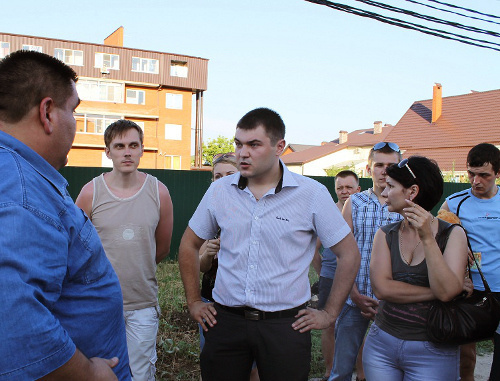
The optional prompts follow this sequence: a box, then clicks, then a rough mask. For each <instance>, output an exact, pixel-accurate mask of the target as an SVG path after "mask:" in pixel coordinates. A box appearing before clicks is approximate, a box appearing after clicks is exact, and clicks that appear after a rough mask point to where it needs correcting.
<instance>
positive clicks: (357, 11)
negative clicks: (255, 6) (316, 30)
mask: <svg viewBox="0 0 500 381" xmlns="http://www.w3.org/2000/svg"><path fill="white" fill-rule="evenodd" d="M305 1H308V2H310V3H315V4H318V5H324V6H327V7H329V8H332V9H335V10H339V11H342V12H346V13H351V14H354V15H357V16H361V17H367V18H371V19H374V20H377V21H380V22H383V23H386V24H389V25H394V26H398V27H401V28H405V29H410V30H416V31H418V32H421V33H425V34H428V35H432V36H435V37H440V38H443V39H447V40H452V41H457V42H461V43H464V44H468V45H472V46H477V47H481V48H486V49H492V50H496V51H500V44H498V43H496V42H492V41H487V40H482V39H476V38H473V37H469V36H464V35H461V34H456V33H452V32H448V31H445V30H441V29H435V28H430V27H427V26H424V25H421V24H416V23H411V22H409V21H405V20H400V19H397V18H393V17H389V16H384V15H381V14H379V13H375V12H370V11H367V10H364V9H361V8H355V7H352V6H349V5H345V4H341V3H336V2H333V1H328V0H305ZM356 1H359V2H362V3H365V4H368V5H373V6H375V7H378V8H383V9H387V10H390V11H392V12H398V13H404V14H410V13H412V14H417V13H416V12H412V11H408V10H405V9H401V8H396V7H392V6H389V5H387V4H384V3H378V2H375V1H373V0H356ZM398 10H399V11H398ZM418 15H420V16H422V17H420V18H423V19H425V20H426V21H431V22H437V21H434V20H432V19H436V18H432V16H426V15H421V14H418ZM427 17H428V18H427ZM431 18H432V19H431ZM437 20H440V21H442V23H444V24H446V25H448V26H451V27H455V28H457V27H458V26H457V25H459V26H463V25H462V24H459V23H455V22H451V21H446V20H442V19H437ZM465 27H467V26H465ZM471 28H473V27H471ZM462 29H463V28H462ZM476 29H478V30H481V31H482V32H486V34H488V35H490V36H491V37H497V35H498V33H496V32H492V31H486V30H484V29H480V28H476ZM467 30H468V29H467ZM469 31H473V30H469ZM473 32H476V33H479V32H477V31H473Z"/></svg>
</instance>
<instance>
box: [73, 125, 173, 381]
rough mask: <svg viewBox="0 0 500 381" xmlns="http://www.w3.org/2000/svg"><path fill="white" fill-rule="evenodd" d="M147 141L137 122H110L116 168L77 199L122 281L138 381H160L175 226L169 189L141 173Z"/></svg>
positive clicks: (107, 138) (107, 135) (109, 150)
mask: <svg viewBox="0 0 500 381" xmlns="http://www.w3.org/2000/svg"><path fill="white" fill-rule="evenodd" d="M143 141H144V134H143V131H142V129H141V128H140V127H139V126H138V125H137V124H136V123H134V122H131V121H129V120H118V121H116V122H114V123H112V124H110V125H109V126H108V128H107V129H106V131H105V132H104V142H105V144H106V156H107V157H108V158H109V159H111V160H112V161H113V170H112V171H111V172H109V173H104V174H102V175H100V176H98V177H96V178H94V179H93V180H92V181H90V182H89V183H87V184H86V185H85V186H84V187H83V188H82V190H81V192H80V195H79V196H78V198H77V200H76V204H77V205H78V206H79V207H80V208H82V209H83V210H84V211H85V212H86V213H87V215H88V216H89V218H90V219H91V220H92V223H93V224H94V226H95V227H96V229H97V232H98V233H99V237H100V238H101V241H102V244H103V246H104V250H105V251H106V255H107V257H108V258H109V260H110V262H111V264H112V265H113V268H114V269H115V271H116V273H117V274H118V278H119V280H120V285H121V288H122V293H123V308H124V318H125V326H126V332H127V346H128V353H129V358H130V367H131V370H132V379H133V380H134V381H143V380H144V381H149V380H154V379H155V370H156V368H155V362H156V335H157V332H158V321H159V314H160V310H159V307H158V285H157V282H156V265H157V264H158V263H160V261H161V260H162V259H164V258H165V257H166V256H167V255H168V253H169V251H170V240H171V237H172V226H173V209H172V200H171V198H170V194H169V192H168V189H167V187H166V186H165V185H164V184H163V183H161V182H160V181H158V179H156V178H155V177H153V176H151V175H148V174H146V173H143V172H140V171H138V170H137V168H138V166H139V162H140V159H141V157H142V155H143V152H144V145H143Z"/></svg>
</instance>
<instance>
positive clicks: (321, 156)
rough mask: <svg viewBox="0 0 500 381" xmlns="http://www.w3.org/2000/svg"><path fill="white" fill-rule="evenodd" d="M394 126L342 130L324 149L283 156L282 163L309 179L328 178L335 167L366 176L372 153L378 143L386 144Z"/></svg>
mask: <svg viewBox="0 0 500 381" xmlns="http://www.w3.org/2000/svg"><path fill="white" fill-rule="evenodd" d="M393 128H394V127H393V126H391V125H387V124H386V125H382V122H380V121H377V122H374V124H373V128H369V129H362V130H356V131H353V132H350V133H348V132H347V131H340V133H339V138H338V139H335V140H333V141H331V142H325V143H322V144H321V145H320V146H315V147H311V148H308V149H305V150H302V151H296V152H291V153H288V154H287V155H282V156H281V160H283V162H284V163H285V164H286V166H287V168H288V169H289V170H290V171H292V172H295V173H299V174H301V175H308V176H326V170H328V169H330V168H332V167H338V168H340V167H344V166H349V167H353V168H354V170H355V172H356V173H358V174H359V175H360V176H365V167H366V163H367V158H368V153H369V151H370V149H371V148H372V147H373V145H374V144H375V143H378V142H381V141H385V140H386V137H387V135H388V134H389V133H390V132H391V131H392V130H393Z"/></svg>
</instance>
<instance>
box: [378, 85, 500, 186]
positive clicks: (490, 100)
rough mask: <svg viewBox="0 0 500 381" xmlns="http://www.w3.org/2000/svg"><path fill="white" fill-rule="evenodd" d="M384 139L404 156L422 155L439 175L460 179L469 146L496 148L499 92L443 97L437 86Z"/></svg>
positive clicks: (499, 122)
mask: <svg viewBox="0 0 500 381" xmlns="http://www.w3.org/2000/svg"><path fill="white" fill-rule="evenodd" d="M386 138H387V140H388V141H391V142H395V143H397V144H398V145H399V146H400V147H401V149H402V151H403V155H404V157H409V156H412V155H420V156H426V157H428V158H431V159H434V160H436V161H437V163H438V164H439V167H440V168H441V171H442V172H443V173H445V174H454V175H455V177H456V178H458V177H459V176H460V175H462V176H463V175H465V174H466V171H467V168H466V159H467V153H468V152H469V150H470V149H471V148H472V147H474V146H475V145H476V144H479V143H484V142H486V143H491V144H494V145H496V146H499V147H500V90H490V91H481V92H479V91H472V92H470V93H469V94H463V95H456V96H450V97H444V98H443V97H442V86H441V84H439V83H437V84H435V85H434V88H433V97H432V99H427V100H423V101H416V102H414V103H413V104H412V105H411V106H410V108H409V109H408V110H407V111H406V113H405V114H404V115H403V117H402V118H401V119H400V120H399V122H398V123H397V124H396V126H395V127H394V129H392V131H391V132H390V133H389V134H388V135H387V137H386Z"/></svg>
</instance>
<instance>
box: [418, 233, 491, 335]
mask: <svg viewBox="0 0 500 381" xmlns="http://www.w3.org/2000/svg"><path fill="white" fill-rule="evenodd" d="M452 226H454V225H452ZM457 226H460V227H462V226H461V225H457ZM462 228H463V227H462ZM449 230H451V226H450V228H449ZM464 231H465V229H464ZM467 245H468V246H469V250H470V251H471V252H472V248H471V246H470V242H469V238H467ZM440 248H441V250H442V251H444V248H442V247H441V245H440ZM474 262H475V263H476V267H477V269H478V271H479V275H480V276H481V279H482V281H483V284H484V290H485V291H477V290H474V292H473V294H472V295H471V296H470V297H465V296H458V297H457V298H455V299H453V300H452V301H450V302H442V301H440V300H434V301H432V302H431V305H430V308H429V312H428V315H427V334H428V335H429V340H430V341H433V342H435V343H443V344H452V345H462V344H467V343H472V342H475V341H481V340H486V339H489V338H492V337H493V334H494V333H495V330H496V329H497V326H498V322H499V321H500V303H499V302H498V301H497V299H496V298H495V296H494V295H493V294H492V292H491V290H490V287H489V286H488V283H487V282H486V279H485V278H484V275H483V272H482V271H481V269H480V268H479V265H478V263H477V261H476V258H474ZM468 266H469V276H470V265H468Z"/></svg>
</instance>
